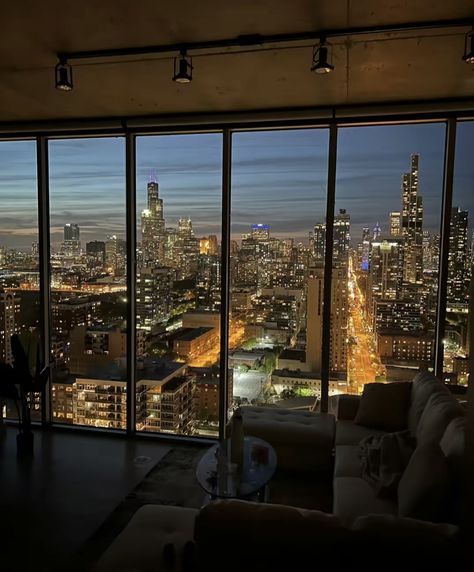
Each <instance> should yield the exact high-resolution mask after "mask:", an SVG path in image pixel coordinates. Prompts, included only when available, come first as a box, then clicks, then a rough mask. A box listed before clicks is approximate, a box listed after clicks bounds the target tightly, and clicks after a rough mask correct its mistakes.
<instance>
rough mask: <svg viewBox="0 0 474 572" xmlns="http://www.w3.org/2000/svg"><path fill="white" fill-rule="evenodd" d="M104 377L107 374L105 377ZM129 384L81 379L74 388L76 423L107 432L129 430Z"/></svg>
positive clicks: (78, 379)
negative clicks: (127, 386) (127, 428)
mask: <svg viewBox="0 0 474 572" xmlns="http://www.w3.org/2000/svg"><path fill="white" fill-rule="evenodd" d="M101 375H102V376H104V372H102V373H101ZM126 402H127V398H126V382H125V381H124V380H112V379H108V380H102V379H95V378H87V377H80V378H77V379H76V381H75V382H74V384H73V422H74V424H78V425H90V426H92V427H102V428H107V429H125V428H126V415H127V406H126Z"/></svg>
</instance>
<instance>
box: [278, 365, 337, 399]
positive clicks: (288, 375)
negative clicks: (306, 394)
mask: <svg viewBox="0 0 474 572" xmlns="http://www.w3.org/2000/svg"><path fill="white" fill-rule="evenodd" d="M272 386H273V387H274V389H275V391H276V392H277V393H281V392H282V391H284V390H288V389H291V390H297V389H310V390H312V393H313V395H315V396H317V397H320V396H321V376H320V375H319V374H318V373H314V372H308V371H290V370H288V369H275V370H274V371H273V373H272ZM346 390H347V382H346V381H344V380H340V379H336V378H332V379H329V395H337V394H339V393H344V392H345V391H346Z"/></svg>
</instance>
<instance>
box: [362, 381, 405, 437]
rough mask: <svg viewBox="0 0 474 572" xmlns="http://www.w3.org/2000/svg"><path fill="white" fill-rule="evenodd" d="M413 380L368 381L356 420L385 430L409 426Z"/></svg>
mask: <svg viewBox="0 0 474 572" xmlns="http://www.w3.org/2000/svg"><path fill="white" fill-rule="evenodd" d="M410 395H411V382H409V383H405V382H403V383H402V382H400V383H398V382H397V383H368V384H367V385H364V391H363V393H362V397H361V400H360V405H359V409H358V410H357V415H356V417H355V419H354V422H355V423H356V424H357V425H365V426H366V427H371V428H375V429H383V430H384V431H402V430H403V429H406V428H407V419H408V408H409V405H410Z"/></svg>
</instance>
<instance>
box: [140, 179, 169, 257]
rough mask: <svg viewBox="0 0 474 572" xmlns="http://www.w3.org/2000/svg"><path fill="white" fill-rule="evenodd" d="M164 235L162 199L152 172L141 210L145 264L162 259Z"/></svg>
mask: <svg viewBox="0 0 474 572" xmlns="http://www.w3.org/2000/svg"><path fill="white" fill-rule="evenodd" d="M165 235H166V232H165V219H164V217H163V199H160V196H159V185H158V183H157V181H156V180H155V177H154V175H153V174H152V175H151V176H150V180H149V182H148V185H147V208H146V209H145V210H143V211H142V250H143V261H144V263H145V264H146V263H160V262H162V261H163V259H164V254H165V243H166V240H165V238H166V236H165Z"/></svg>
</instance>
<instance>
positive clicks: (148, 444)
mask: <svg viewBox="0 0 474 572" xmlns="http://www.w3.org/2000/svg"><path fill="white" fill-rule="evenodd" d="M170 448H171V447H170V446H169V445H167V444H163V443H159V442H157V441H154V440H143V439H141V440H126V439H120V438H117V437H109V436H106V435H104V436H102V435H97V434H90V433H79V432H63V431H61V432H59V431H56V432H54V431H41V430H38V431H36V433H35V454H34V458H33V459H31V460H29V461H25V460H22V461H20V460H18V459H17V456H16V429H15V428H13V427H9V428H7V429H6V431H5V432H2V434H1V435H0V546H1V547H0V563H1V564H0V565H1V567H2V569H5V570H13V569H16V570H27V569H30V570H34V571H35V572H40V571H41V572H42V571H43V570H44V571H48V572H52V571H55V570H65V571H66V570H69V569H70V566H69V565H68V563H69V562H70V560H71V557H72V556H73V555H74V553H75V552H76V551H77V550H78V549H79V547H80V546H81V545H82V544H83V543H84V541H85V540H86V539H87V538H88V537H89V536H90V535H91V534H92V533H93V532H94V531H95V529H96V528H97V527H98V526H99V525H100V524H101V523H102V522H103V521H104V520H105V518H106V517H107V515H108V514H109V513H110V512H111V511H112V510H113V509H114V508H115V507H116V506H117V505H118V503H120V501H121V500H122V499H123V498H124V497H125V496H126V495H127V494H128V493H129V492H130V491H131V490H132V489H133V488H134V487H135V486H136V485H137V484H138V483H139V482H140V481H141V479H142V478H143V477H144V476H145V475H146V473H147V472H148V471H149V470H150V469H151V468H152V467H153V466H154V465H155V464H156V463H157V462H158V461H159V460H160V459H161V458H162V457H163V456H164V455H165V454H166V453H167V452H168V451H169V450H170ZM137 457H149V458H150V459H149V460H147V459H143V458H142V459H139V458H138V459H137ZM140 461H141V462H140ZM13 566H15V568H13Z"/></svg>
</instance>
